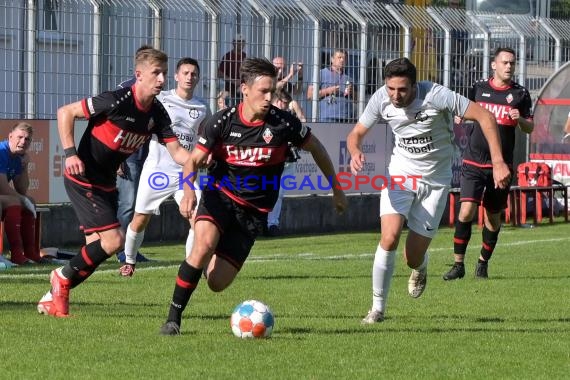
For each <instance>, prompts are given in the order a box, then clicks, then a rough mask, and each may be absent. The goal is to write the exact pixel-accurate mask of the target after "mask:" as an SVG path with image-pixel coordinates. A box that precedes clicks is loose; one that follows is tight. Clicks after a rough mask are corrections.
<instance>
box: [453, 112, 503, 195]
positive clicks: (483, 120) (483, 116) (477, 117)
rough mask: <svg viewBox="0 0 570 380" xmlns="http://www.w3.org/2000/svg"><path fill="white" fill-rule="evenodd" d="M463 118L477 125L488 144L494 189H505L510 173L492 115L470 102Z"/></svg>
mask: <svg viewBox="0 0 570 380" xmlns="http://www.w3.org/2000/svg"><path fill="white" fill-rule="evenodd" d="M463 118H465V119H468V120H473V121H476V122H478V123H479V126H480V127H481V130H482V131H483V135H484V136H485V139H486V140H487V144H489V152H490V154H491V162H492V163H493V178H494V181H495V187H499V188H501V189H505V188H507V187H508V186H509V184H510V182H511V172H510V170H509V167H508V166H507V164H506V163H505V160H504V158H503V153H502V151H501V138H500V136H499V129H498V127H497V121H496V120H495V117H494V116H493V114H492V113H490V112H489V111H487V110H486V109H484V108H483V107H481V106H480V105H479V104H477V103H475V102H470V103H469V107H467V111H466V112H465V115H463Z"/></svg>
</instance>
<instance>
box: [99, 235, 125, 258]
mask: <svg viewBox="0 0 570 380" xmlns="http://www.w3.org/2000/svg"><path fill="white" fill-rule="evenodd" d="M124 245H125V236H124V235H123V234H121V233H116V234H106V235H105V236H101V247H102V248H103V250H105V252H107V253H108V254H109V255H111V254H114V253H116V252H118V251H119V250H120V249H121V248H123V246H124Z"/></svg>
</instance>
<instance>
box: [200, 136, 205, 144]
mask: <svg viewBox="0 0 570 380" xmlns="http://www.w3.org/2000/svg"><path fill="white" fill-rule="evenodd" d="M206 141H207V140H206V139H205V138H203V137H200V138H199V139H198V142H199V143H200V144H206Z"/></svg>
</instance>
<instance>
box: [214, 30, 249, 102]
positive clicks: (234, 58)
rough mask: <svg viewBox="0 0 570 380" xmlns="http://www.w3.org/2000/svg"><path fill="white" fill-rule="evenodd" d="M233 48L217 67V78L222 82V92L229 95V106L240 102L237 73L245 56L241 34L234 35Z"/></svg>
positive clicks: (243, 40)
mask: <svg viewBox="0 0 570 380" xmlns="http://www.w3.org/2000/svg"><path fill="white" fill-rule="evenodd" d="M232 45H233V48H232V50H230V51H228V52H227V53H226V54H225V55H224V56H223V57H222V60H221V61H220V65H219V66H218V77H219V78H221V79H223V80H224V90H226V91H227V92H229V94H230V102H231V103H232V104H231V105H234V104H238V103H239V101H240V100H241V91H240V77H239V71H240V67H241V63H242V62H243V61H244V60H245V58H246V54H245V52H244V51H243V48H244V45H245V39H244V38H243V36H242V35H241V34H236V36H235V38H234V39H233V41H232Z"/></svg>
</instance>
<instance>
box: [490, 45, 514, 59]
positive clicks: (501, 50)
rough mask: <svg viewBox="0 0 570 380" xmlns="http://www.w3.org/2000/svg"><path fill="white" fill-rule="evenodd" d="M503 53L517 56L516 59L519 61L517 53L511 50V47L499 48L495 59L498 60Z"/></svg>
mask: <svg viewBox="0 0 570 380" xmlns="http://www.w3.org/2000/svg"><path fill="white" fill-rule="evenodd" d="M501 53H509V54H512V55H514V56H515V59H517V53H515V50H514V49H512V48H510V47H499V48H497V50H495V54H494V57H495V58H497V57H498V56H499V54H501Z"/></svg>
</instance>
